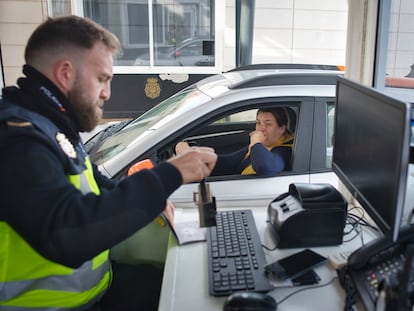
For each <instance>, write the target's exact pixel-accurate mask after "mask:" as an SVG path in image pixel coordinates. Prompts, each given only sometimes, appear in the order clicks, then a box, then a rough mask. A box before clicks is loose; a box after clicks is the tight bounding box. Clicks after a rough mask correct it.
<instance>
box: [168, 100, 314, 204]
mask: <svg viewBox="0 0 414 311" xmlns="http://www.w3.org/2000/svg"><path fill="white" fill-rule="evenodd" d="M269 102H271V104H272V105H282V106H292V107H295V109H296V111H297V120H296V129H295V134H294V137H295V143H294V148H293V159H292V171H286V172H282V173H280V174H278V175H276V176H271V177H258V176H252V175H248V176H241V175H228V176H218V177H217V176H211V177H208V178H207V179H206V182H207V183H208V184H209V185H210V190H211V193H212V195H213V196H214V197H215V198H216V203H217V207H218V208H221V207H252V206H258V205H259V206H263V205H266V206H267V204H268V203H269V202H270V201H271V200H273V199H274V198H275V197H276V196H278V195H280V194H281V193H284V192H286V191H287V190H288V187H289V185H290V184H291V183H295V182H305V183H308V182H309V181H310V177H309V172H310V154H311V147H312V135H313V127H314V120H313V118H314V109H315V100H314V97H284V98H275V99H272V100H269V99H267V100H266V105H269ZM261 104H265V103H261V102H256V103H255V106H260V105H261ZM238 106H239V107H240V106H242V104H241V103H239V105H238ZM251 108H252V107H251V106H247V105H246V108H245V109H244V110H248V109H251ZM241 112H243V111H238V113H241ZM226 118H228V119H231V116H230V115H229V114H228V112H222V114H221V116H220V118H217V119H216V120H214V121H215V122H217V121H219V120H223V119H224V120H225V119H226ZM254 120H255V119H254ZM254 120H251V119H250V121H252V122H254ZM252 122H247V121H246V120H245V122H244V125H247V124H248V123H252ZM213 123H214V122H213ZM239 123H240V122H239ZM221 125H222V128H223V129H224V128H225V127H227V129H228V130H229V131H227V132H221V133H213V132H211V133H210V134H211V135H209V134H208V133H207V132H204V134H203V135H204V136H203V139H204V142H207V141H208V140H210V141H212V140H214V138H216V139H217V140H218V143H216V144H217V145H220V142H223V141H226V140H227V141H233V142H234V141H235V140H236V139H232V138H231V137H232V135H230V134H244V135H248V132H249V131H250V128H249V127H246V128H245V129H242V130H241V132H240V133H239V132H238V130H237V129H236V128H232V127H231V126H232V125H234V123H233V124H231V122H228V123H227V124H225V123H222V124H221ZM250 126H251V127H253V124H251V125H250ZM207 128H208V126H207ZM210 129H211V127H210ZM203 131H204V130H198V131H195V132H193V133H195V134H197V135H198V136H197V135H193V133H187V135H186V136H185V137H183V138H184V139H187V138H189V139H190V140H191V139H193V138H194V137H198V138H200V136H202V135H201V133H202V132H203ZM242 132H243V133H242ZM225 133H227V135H224V134H225ZM218 134H220V135H218ZM225 136H227V138H226V137H225ZM234 137H236V136H234ZM247 137H248V136H247ZM247 139H248V138H247ZM247 142H248V140H247ZM203 145H204V144H203ZM210 145H211V144H210ZM197 192H198V183H192V184H188V185H182V186H181V187H180V188H179V189H177V190H176V191H175V192H174V193H173V194H172V196H171V200H172V201H173V203H174V204H175V206H176V207H195V202H194V194H197Z"/></svg>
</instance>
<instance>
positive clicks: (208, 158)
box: [168, 147, 217, 184]
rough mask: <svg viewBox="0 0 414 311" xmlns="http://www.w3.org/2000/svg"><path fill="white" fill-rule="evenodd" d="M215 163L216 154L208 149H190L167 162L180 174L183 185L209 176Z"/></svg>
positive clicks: (211, 149)
mask: <svg viewBox="0 0 414 311" xmlns="http://www.w3.org/2000/svg"><path fill="white" fill-rule="evenodd" d="M216 161H217V154H216V153H215V152H214V149H213V148H209V147H190V148H187V149H186V150H184V151H183V152H182V153H181V154H179V155H177V156H175V157H173V158H171V159H169V160H168V162H169V163H171V164H172V165H174V166H175V167H176V168H177V169H178V171H179V172H180V173H181V176H182V178H183V183H184V184H186V183H190V182H195V181H200V180H202V179H203V178H205V177H207V176H209V175H210V173H211V171H212V170H213V168H214V165H216Z"/></svg>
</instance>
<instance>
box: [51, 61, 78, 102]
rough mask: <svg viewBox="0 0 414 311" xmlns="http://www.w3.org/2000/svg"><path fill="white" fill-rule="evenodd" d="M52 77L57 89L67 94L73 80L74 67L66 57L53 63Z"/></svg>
mask: <svg viewBox="0 0 414 311" xmlns="http://www.w3.org/2000/svg"><path fill="white" fill-rule="evenodd" d="M53 78H54V82H55V84H56V85H57V86H58V87H59V89H60V90H61V91H62V92H63V93H64V94H65V95H67V93H68V92H69V91H70V90H71V89H72V87H73V84H74V81H75V68H74V66H73V64H72V62H71V61H70V60H68V59H62V60H59V61H58V62H57V63H56V64H55V65H54V71H53Z"/></svg>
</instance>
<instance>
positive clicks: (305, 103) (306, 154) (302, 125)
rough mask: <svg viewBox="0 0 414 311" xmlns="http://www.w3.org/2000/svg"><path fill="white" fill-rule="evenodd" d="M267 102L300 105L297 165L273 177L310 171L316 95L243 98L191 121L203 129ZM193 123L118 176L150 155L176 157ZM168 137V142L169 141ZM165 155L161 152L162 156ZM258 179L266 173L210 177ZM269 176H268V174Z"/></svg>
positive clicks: (119, 176) (295, 150)
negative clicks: (175, 151) (176, 149)
mask: <svg viewBox="0 0 414 311" xmlns="http://www.w3.org/2000/svg"><path fill="white" fill-rule="evenodd" d="M265 103H272V104H271V105H272V106H280V105H282V106H287V105H288V104H287V103H292V105H298V112H299V113H298V115H297V121H296V122H297V125H296V133H295V143H294V147H293V153H294V154H295V161H294V163H293V165H294V166H295V167H294V169H293V170H292V171H283V172H280V173H279V174H277V175H275V176H270V177H271V178H272V177H279V176H289V175H303V174H310V168H311V166H310V158H311V150H312V139H313V137H312V136H313V135H312V131H309V126H311V127H313V116H314V109H315V108H314V107H315V96H277V97H266V98H254V99H251V98H250V99H245V100H242V101H237V102H233V103H231V104H228V105H226V106H225V107H220V108H218V109H216V110H214V111H213V112H211V113H209V114H208V115H203V116H201V117H199V118H198V119H196V120H194V122H192V123H191V126H192V128H193V130H192V131H194V129H195V128H200V126H201V125H202V124H204V126H205V125H206V124H208V123H212V122H213V121H216V120H218V119H220V118H223V117H225V116H226V115H229V114H232V113H236V112H240V111H246V110H249V109H257V107H258V106H260V105H264V104H265ZM189 126H190V125H188V126H185V127H182V128H180V129H179V130H178V131H176V132H175V133H172V134H171V135H170V136H168V137H167V138H166V139H164V140H163V141H162V142H160V143H158V144H157V145H155V146H153V148H152V149H151V150H149V151H147V152H144V153H143V154H142V155H141V156H140V157H137V158H136V159H135V160H134V161H133V162H131V163H130V164H129V165H127V166H126V167H125V168H124V169H122V170H120V171H119V172H118V174H117V175H116V176H114V178H116V179H122V178H123V177H125V176H126V174H127V171H128V169H129V167H130V166H131V165H133V164H134V163H136V162H138V161H140V160H143V159H145V158H149V159H151V160H152V161H153V163H158V158H159V157H160V158H163V160H167V158H168V157H170V156H172V154H171V152H172V151H171V149H172V148H171V147H172V146H173V145H175V143H177V142H178V141H181V140H183V139H185V137H187V136H189V135H188V133H189V129H188V128H189ZM166 140H168V141H166ZM165 150H170V152H169V154H168V155H167V156H165V157H163V156H162V153H163V152H164V151H165ZM160 154H161V155H160ZM256 178H265V177H262V176H256V175H247V176H242V175H240V174H235V175H226V176H210V177H208V180H209V181H210V182H214V181H224V180H239V179H256ZM266 178H267V177H266Z"/></svg>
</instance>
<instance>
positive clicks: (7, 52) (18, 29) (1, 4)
mask: <svg viewBox="0 0 414 311" xmlns="http://www.w3.org/2000/svg"><path fill="white" fill-rule="evenodd" d="M45 6H46V4H45V0H0V41H1V46H2V55H3V67H4V80H5V81H4V83H5V85H11V84H15V82H16V79H17V78H18V77H20V76H21V71H22V66H23V64H24V47H25V45H26V42H27V40H28V38H29V36H30V34H31V33H32V32H33V30H34V29H35V28H36V27H37V26H38V25H39V24H40V23H41V22H42V21H43V19H44V18H45V16H46V7H45Z"/></svg>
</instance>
